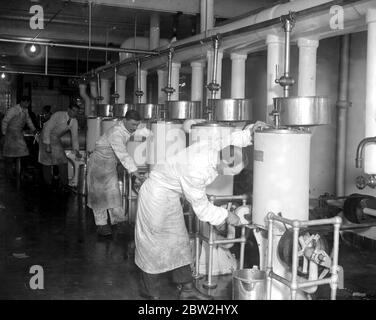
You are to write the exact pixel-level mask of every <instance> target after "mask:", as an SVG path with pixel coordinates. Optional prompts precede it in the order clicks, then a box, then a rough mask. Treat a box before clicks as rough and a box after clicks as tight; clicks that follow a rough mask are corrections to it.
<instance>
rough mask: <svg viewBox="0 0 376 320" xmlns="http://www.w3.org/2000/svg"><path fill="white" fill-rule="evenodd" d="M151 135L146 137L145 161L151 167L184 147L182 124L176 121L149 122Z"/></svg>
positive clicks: (184, 136) (184, 137) (184, 138)
mask: <svg viewBox="0 0 376 320" xmlns="http://www.w3.org/2000/svg"><path fill="white" fill-rule="evenodd" d="M151 131H152V133H153V135H152V136H151V137H150V139H147V163H148V164H149V165H150V168H151V169H152V168H153V167H154V166H155V165H157V164H162V163H164V162H165V161H166V159H168V158H169V157H171V156H173V155H175V154H176V153H178V152H179V151H181V150H182V149H184V148H185V147H186V135H185V132H184V130H183V124H182V123H180V122H176V121H153V122H151Z"/></svg>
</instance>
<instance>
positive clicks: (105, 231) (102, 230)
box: [97, 224, 112, 237]
mask: <svg viewBox="0 0 376 320" xmlns="http://www.w3.org/2000/svg"><path fill="white" fill-rule="evenodd" d="M97 233H98V235H99V236H102V237H107V236H110V235H112V230H111V227H110V226H109V225H108V224H106V225H104V226H98V227H97Z"/></svg>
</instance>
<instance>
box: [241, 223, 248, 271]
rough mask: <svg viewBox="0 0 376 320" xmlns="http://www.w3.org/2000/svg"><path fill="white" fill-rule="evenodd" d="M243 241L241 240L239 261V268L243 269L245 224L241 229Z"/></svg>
mask: <svg viewBox="0 0 376 320" xmlns="http://www.w3.org/2000/svg"><path fill="white" fill-rule="evenodd" d="M240 238H241V242H240V259H239V260H240V261H239V269H243V267H244V250H245V241H246V239H245V226H242V229H241V236H240Z"/></svg>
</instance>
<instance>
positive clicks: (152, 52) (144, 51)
mask: <svg viewBox="0 0 376 320" xmlns="http://www.w3.org/2000/svg"><path fill="white" fill-rule="evenodd" d="M0 42H9V43H25V44H38V45H41V46H48V47H57V48H58V47H60V48H75V49H89V50H95V51H112V52H127V53H135V54H146V55H150V56H152V55H158V54H159V53H158V52H156V51H151V50H138V49H127V48H111V47H103V46H90V47H89V46H88V45H87V46H85V45H79V44H68V43H55V42H46V41H31V40H19V39H10V38H0ZM113 67H114V66H111V68H113Z"/></svg>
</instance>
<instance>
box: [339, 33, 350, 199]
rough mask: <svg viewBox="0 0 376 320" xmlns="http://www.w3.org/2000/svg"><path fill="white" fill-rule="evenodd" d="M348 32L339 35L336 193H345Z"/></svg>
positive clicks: (340, 195)
mask: <svg viewBox="0 0 376 320" xmlns="http://www.w3.org/2000/svg"><path fill="white" fill-rule="evenodd" d="M349 62H350V34H346V35H343V36H341V37H340V62H339V85H338V101H337V108H338V113H337V150H336V151H337V157H336V194H337V196H338V197H342V196H344V195H345V175H346V131H347V109H348V107H349V105H350V103H349V101H348V98H349V69H350V63H349Z"/></svg>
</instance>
